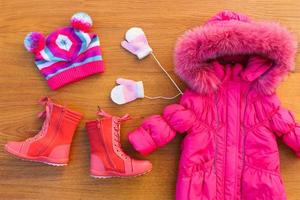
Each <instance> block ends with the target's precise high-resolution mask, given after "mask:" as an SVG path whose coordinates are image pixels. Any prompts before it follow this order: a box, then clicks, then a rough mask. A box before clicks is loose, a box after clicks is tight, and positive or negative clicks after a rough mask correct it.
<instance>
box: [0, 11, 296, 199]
mask: <svg viewBox="0 0 300 200" xmlns="http://www.w3.org/2000/svg"><path fill="white" fill-rule="evenodd" d="M74 24H77V23H75V22H74ZM67 30H68V31H67ZM64 31H66V33H68V34H66V35H68V37H70V38H69V39H68V37H67V38H65V37H64V35H63V33H65V32H64ZM130 33H131V34H129V35H128V36H127V35H126V40H127V41H124V42H122V46H124V47H125V48H126V49H128V50H129V51H130V52H132V53H134V54H135V55H137V56H138V58H143V57H144V56H145V55H148V54H149V53H151V52H152V49H151V48H150V46H149V48H150V49H149V48H142V50H141V46H143V47H144V46H145V44H146V46H147V44H148V43H147V40H146V41H145V38H144V37H143V36H141V35H143V34H140V33H141V32H140V30H137V29H133V30H132V32H130ZM60 34H61V35H62V36H60V37H59V35H60ZM57 35H58V36H57ZM78 35H80V36H82V38H81V37H79V36H78ZM76 36H78V37H76ZM35 37H36V38H38V39H37V41H40V40H41V39H40V38H42V37H41V36H34V37H33V38H35ZM49 38H50V39H49ZM59 38H61V39H59ZM75 38H76V39H75ZM78 38H79V40H78ZM93 38H97V37H96V36H95V35H89V34H87V33H83V32H81V31H78V30H77V29H75V30H74V28H67V29H63V30H60V31H58V32H57V33H55V34H54V35H53V36H52V35H51V34H50V36H49V37H48V39H47V40H46V45H45V46H42V45H41V46H38V49H39V51H38V52H37V51H36V50H35V51H34V52H35V54H36V63H37V65H38V64H40V65H41V66H42V67H39V65H38V67H39V69H40V70H44V71H42V73H43V74H44V75H45V77H46V78H47V77H48V83H49V80H50V83H49V85H50V87H52V88H57V87H59V86H60V84H61V83H65V82H63V81H58V83H59V84H53V82H56V81H57V80H60V79H55V81H53V82H52V80H53V79H52V78H53V77H55V76H56V75H57V74H58V75H57V76H60V77H63V75H59V74H60V73H59V72H58V71H60V70H61V73H63V71H68V69H69V68H70V69H73V68H74V70H75V73H74V74H71V75H70V73H67V74H68V75H69V76H67V75H66V77H68V78H69V79H68V80H74V79H72V78H70V76H71V77H74V76H76V75H77V74H78V73H79V71H80V72H81V71H82V70H84V69H85V68H84V66H85V65H86V64H80V65H83V67H81V68H76V66H77V65H76V64H75V65H74V63H78V62H79V63H82V62H85V61H86V60H88V59H89V58H90V57H97V56H98V55H100V53H99V45H98V46H97V45H95V47H96V48H94V47H92V48H90V47H89V45H88V44H87V43H89V44H90V43H91V41H93V40H94V39H93ZM62 40H66V41H65V42H62ZM83 40H85V41H89V42H86V43H84V42H83ZM53 41H55V42H53ZM73 41H74V44H81V45H78V46H76V47H77V48H76V49H75V47H69V45H68V44H69V43H70V42H71V43H72V42H73ZM80 41H81V42H80ZM95 41H97V42H98V39H95ZM78 42H79V43H78ZM42 43H43V42H41V44H42ZM133 43H134V45H133ZM54 44H57V46H58V47H59V46H60V45H61V48H60V47H59V48H60V49H64V48H65V49H72V48H73V50H72V51H74V52H77V53H76V54H75V53H74V54H72V55H76V56H75V57H72V58H71V57H70V55H69V54H67V53H63V52H64V51H63V50H59V51H58V52H59V53H57V54H56V53H54V54H53V53H52V54H51V53H49V52H52V51H51V50H50V51H49V49H51V48H54V47H52V45H54ZM82 44H84V45H82ZM97 44H98V43H97ZM82 46H84V47H82ZM41 47H43V48H41ZM93 48H94V50H92V49H93ZM29 49H30V48H29ZM55 49H57V47H55ZM78 49H79V50H78ZM82 49H83V50H82ZM89 50H91V52H93V53H95V54H93V53H91V54H90V53H88V52H90V51H89ZM85 53H87V54H85ZM295 53H296V41H295V39H294V38H293V37H292V35H291V34H290V33H289V32H288V31H287V30H286V29H285V28H283V27H281V26H280V25H279V24H277V23H270V22H256V21H253V20H251V19H249V18H248V17H247V16H245V15H242V14H239V13H234V12H229V11H224V12H221V13H219V14H217V15H216V16H214V17H213V18H212V19H210V20H209V21H208V22H207V23H206V24H205V25H204V26H201V27H196V28H194V29H192V30H189V31H187V32H186V33H185V34H184V35H183V36H182V37H181V38H180V39H179V40H178V43H177V45H176V48H175V59H174V61H175V66H176V67H175V70H176V73H177V74H178V76H179V77H180V78H181V79H182V80H183V81H185V82H186V83H187V85H188V86H189V88H190V89H187V90H186V91H185V92H184V93H183V95H182V97H181V99H180V102H179V103H176V104H172V105H169V106H167V107H166V108H165V109H164V111H163V114H162V115H153V116H150V117H148V118H146V119H145V121H144V122H143V124H142V125H141V126H140V127H138V128H137V129H136V130H134V131H132V132H130V133H129V135H128V138H129V141H130V143H131V144H132V145H133V147H134V148H135V149H136V150H137V151H138V152H140V153H141V154H143V155H147V154H149V153H151V152H153V151H154V150H155V149H157V148H160V147H163V146H164V145H166V144H167V143H168V142H170V141H171V140H172V139H173V138H174V137H175V135H176V132H178V133H186V136H185V138H184V141H183V144H182V153H181V159H180V163H179V173H178V179H177V190H176V199H178V200H191V199H192V200H194V199H210V200H214V199H216V200H221V199H245V200H254V199H260V200H275V199H278V200H279V199H280V200H283V199H286V195H285V191H284V187H283V184H282V178H281V176H280V166H279V165H280V164H279V151H278V147H277V142H276V138H277V137H279V138H281V139H282V140H283V142H284V143H285V144H287V145H288V146H290V147H291V148H292V149H293V150H294V151H295V153H296V155H297V156H299V155H300V128H299V127H300V125H299V124H297V123H296V122H295V120H294V117H293V115H292V114H291V113H290V111H288V110H286V109H284V108H282V107H281V105H280V101H279V99H278V98H277V96H276V94H275V89H276V87H277V86H278V84H279V82H280V81H281V80H282V78H283V77H284V76H285V75H287V74H288V72H290V71H292V70H293V69H294V57H295ZM81 54H82V56H81ZM47 59H48V60H47ZM61 59H64V60H61ZM74 59H75V60H76V62H74ZM95 62H96V63H95V64H93V65H92V66H94V67H95V68H97V67H100V66H102V65H101V63H102V62H100V60H98V61H95ZM45 63H46V64H45ZM50 63H51V64H50ZM43 64H45V65H44V67H43ZM52 65H53V66H54V67H52ZM69 66H71V67H69ZM74 66H75V67H74ZM92 66H90V67H92ZM66 68H68V69H66ZM48 69H49V70H48ZM65 69H66V70H65ZM87 69H90V68H87ZM77 70H78V71H77ZM49 71H50V72H49ZM95 71H97V70H95ZM100 71H101V70H99V71H97V72H100ZM46 72H49V73H46ZM56 72H58V73H56ZM53 74H54V75H53ZM79 77H80V78H82V76H79ZM79 77H77V78H76V79H79ZM117 83H118V84H120V85H118V86H116V87H115V88H114V89H113V90H112V92H111V96H112V99H113V101H114V102H116V103H118V104H123V103H126V102H130V101H132V100H134V99H136V98H142V97H144V92H143V84H142V82H135V81H131V80H126V79H125V80H124V79H119V80H118V81H117ZM43 102H46V114H45V115H46V120H45V123H44V126H43V128H42V130H41V132H40V133H39V134H38V135H37V136H36V138H33V139H29V140H27V141H25V142H21V143H18V142H10V143H8V145H7V146H6V148H7V150H8V151H9V152H11V153H13V154H14V155H17V156H19V157H21V158H25V159H30V160H34V159H36V158H37V157H38V158H37V159H39V160H42V161H43V162H47V163H53V162H54V163H60V164H66V163H67V161H68V152H69V148H70V144H71V140H72V136H73V134H74V131H75V128H76V126H77V124H78V122H79V120H80V118H81V114H79V113H76V112H74V111H71V110H69V109H67V108H64V107H62V106H59V105H56V104H54V103H52V101H49V99H46V100H45V99H44V101H43ZM98 114H100V115H104V116H105V117H104V118H103V119H101V120H95V121H91V122H87V124H86V127H87V131H88V136H89V140H90V144H91V175H92V176H100V177H102V176H111V174H110V173H109V172H111V171H114V173H113V175H119V174H118V173H121V174H120V176H123V174H124V173H125V174H127V173H128V174H129V175H136V174H142V173H145V172H147V171H149V170H151V164H150V163H149V162H148V161H136V160H133V159H131V158H129V157H128V156H127V155H125V154H124V153H123V152H122V150H121V148H120V142H119V134H120V132H119V130H120V122H121V121H123V120H126V119H127V116H124V117H122V118H119V117H111V116H109V115H107V114H105V113H104V112H103V111H102V112H100V113H98ZM127 159H129V160H127ZM116 166H117V167H116ZM116 168H117V169H116ZM116 171H118V172H116Z"/></svg>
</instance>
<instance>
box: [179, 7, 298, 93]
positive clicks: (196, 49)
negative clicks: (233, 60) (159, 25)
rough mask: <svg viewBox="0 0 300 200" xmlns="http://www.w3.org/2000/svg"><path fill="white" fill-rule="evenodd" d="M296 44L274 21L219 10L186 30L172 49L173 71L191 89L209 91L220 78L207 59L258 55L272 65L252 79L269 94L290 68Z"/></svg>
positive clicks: (219, 81) (211, 90)
mask: <svg viewBox="0 0 300 200" xmlns="http://www.w3.org/2000/svg"><path fill="white" fill-rule="evenodd" d="M296 48H297V43H296V40H295V38H294V37H293V35H292V34H291V33H290V32H289V31H288V30H287V29H285V28H283V27H281V26H280V25H279V24H278V23H273V22H255V21H252V20H250V19H249V18H248V17H247V16H245V15H242V14H238V13H234V12H230V11H223V12H221V13H219V14H217V15H216V16H214V17H213V18H212V19H211V20H209V21H208V22H207V23H206V24H205V25H204V26H201V27H196V28H194V29H191V30H188V31H187V32H186V33H185V34H184V35H183V36H182V37H181V38H179V40H178V42H177V45H176V48H175V66H176V67H175V70H176V73H177V74H178V75H179V77H180V78H181V79H183V80H184V81H185V82H186V83H187V84H188V85H189V87H190V88H191V89H193V90H195V91H196V92H199V93H204V94H205V93H211V92H214V91H215V90H217V89H218V87H219V85H220V84H221V80H220V79H219V78H218V77H217V76H216V74H215V72H214V69H213V67H212V64H211V61H213V60H215V59H217V58H220V57H223V56H234V55H247V56H256V55H258V56H261V57H264V58H267V59H269V60H271V61H272V67H271V68H270V69H269V70H268V71H267V72H265V73H264V74H262V75H260V76H259V77H258V78H257V79H255V80H254V81H255V82H254V85H255V87H256V89H257V90H258V91H260V92H262V93H264V94H271V93H272V92H274V90H275V89H276V87H277V85H278V84H279V82H280V81H281V80H282V78H283V77H284V76H285V75H286V74H288V72H289V71H292V70H293V69H294V57H295V54H296Z"/></svg>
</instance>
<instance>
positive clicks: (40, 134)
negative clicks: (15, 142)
mask: <svg viewBox="0 0 300 200" xmlns="http://www.w3.org/2000/svg"><path fill="white" fill-rule="evenodd" d="M49 102H51V99H50V98H49V97H42V98H41V99H40V100H39V103H40V104H41V105H44V106H45V110H44V111H42V112H40V113H39V114H38V118H40V119H45V121H44V124H43V127H42V129H41V130H40V131H39V132H38V134H36V135H35V136H33V137H30V138H28V139H27V140H26V142H32V141H36V140H38V139H39V138H42V137H43V136H44V135H45V133H46V131H47V129H48V125H49V120H50V117H49V116H50V110H51V107H50V105H49Z"/></svg>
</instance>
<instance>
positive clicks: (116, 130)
mask: <svg viewBox="0 0 300 200" xmlns="http://www.w3.org/2000/svg"><path fill="white" fill-rule="evenodd" d="M98 108H99V111H98V112H97V115H99V116H102V117H107V118H112V124H113V140H114V147H115V150H116V151H117V152H118V153H119V155H120V156H121V157H122V158H124V159H126V160H127V159H128V158H129V156H128V155H126V154H125V153H124V151H123V149H122V146H121V141H120V137H121V136H120V127H121V122H123V121H126V120H129V119H130V116H129V114H125V115H124V116H122V117H116V116H112V115H110V114H108V113H106V112H105V111H104V110H102V109H101V108H100V107H98Z"/></svg>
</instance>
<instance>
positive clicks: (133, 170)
mask: <svg viewBox="0 0 300 200" xmlns="http://www.w3.org/2000/svg"><path fill="white" fill-rule="evenodd" d="M97 114H98V115H100V116H103V118H102V119H97V120H93V121H89V122H87V123H86V129H87V133H88V137H89V141H90V146H91V160H90V164H91V166H90V175H91V176H92V177H94V178H111V177H132V176H138V175H142V174H145V173H147V172H149V171H151V169H152V164H151V163H150V162H149V161H145V160H135V159H133V158H131V157H129V156H128V155H126V153H124V151H123V150H122V148H121V143H120V124H121V122H122V121H124V120H126V119H128V115H125V116H124V117H121V118H120V117H114V116H110V115H108V114H106V113H105V112H103V111H100V112H98V113H97Z"/></svg>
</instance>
